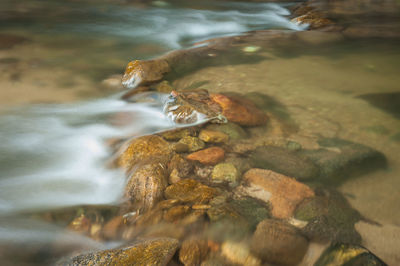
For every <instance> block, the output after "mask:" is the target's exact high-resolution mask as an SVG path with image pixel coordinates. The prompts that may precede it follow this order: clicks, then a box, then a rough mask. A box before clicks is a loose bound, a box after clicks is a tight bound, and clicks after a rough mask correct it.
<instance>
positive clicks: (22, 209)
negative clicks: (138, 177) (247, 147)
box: [0, 0, 400, 265]
mask: <svg viewBox="0 0 400 266" xmlns="http://www.w3.org/2000/svg"><path fill="white" fill-rule="evenodd" d="M289 6H290V4H287V3H281V4H280V3H249V2H248V3H241V2H225V1H216V2H204V3H203V2H202V3H199V2H195V1H193V2H188V1H184V2H163V1H153V2H140V1H138V2H132V3H129V4H127V3H122V2H121V3H119V2H118V1H115V2H114V1H89V0H88V1H18V2H17V1H12V0H3V1H2V4H1V6H0V104H1V109H0V246H3V247H4V246H8V245H11V243H12V244H13V247H15V250H16V251H14V252H15V253H11V254H20V253H24V252H25V251H26V250H28V251H26V253H27V254H28V255H29V254H30V253H29V250H30V249H34V248H32V247H34V246H35V245H36V244H37V243H41V244H43V245H45V244H48V243H52V245H54V241H56V242H57V244H56V245H59V246H60V247H59V248H58V249H57V252H54V253H55V254H57V255H58V256H62V255H64V254H65V253H66V252H68V251H70V250H73V249H74V247H77V246H79V247H80V249H83V248H84V247H86V248H105V247H108V246H113V245H116V243H105V244H104V243H101V244H100V243H99V242H96V241H93V240H91V239H89V238H86V237H83V236H78V235H75V234H72V233H68V232H66V231H65V230H64V229H63V228H61V227H57V226H56V225H51V224H48V223H46V222H45V221H43V220H37V219H35V213H42V212H44V211H48V210H53V211H54V210H57V209H64V208H69V207H74V206H79V205H110V206H112V205H115V204H118V203H119V202H120V200H121V197H122V193H123V187H124V185H125V182H126V181H125V176H124V174H123V173H122V172H121V171H119V170H115V169H110V168H109V167H108V162H109V160H110V158H111V157H112V150H111V148H110V146H109V144H108V143H109V141H110V140H112V139H114V138H121V137H128V136H129V137H131V136H142V135H146V134H151V133H155V132H159V131H163V130H167V129H171V128H174V127H175V126H176V125H175V124H174V123H173V122H172V121H170V120H169V119H168V118H167V117H165V115H164V114H163V112H162V111H163V110H162V105H163V104H164V102H165V101H166V97H167V96H166V95H164V94H157V93H150V94H145V95H144V96H142V97H140V98H136V99H135V101H134V102H126V101H124V100H121V99H120V96H121V92H122V90H123V89H122V88H121V87H120V86H118V84H117V85H115V84H114V85H110V83H109V82H107V80H111V81H112V80H113V78H111V79H108V78H109V77H115V75H117V76H116V77H117V78H119V76H118V75H120V74H122V73H123V71H124V68H125V66H126V64H127V63H128V62H129V61H130V60H133V59H150V58H154V57H156V56H159V55H161V54H163V53H165V52H168V51H170V50H173V49H180V48H186V47H189V46H190V45H192V44H193V43H195V42H198V41H202V40H206V39H210V38H215V37H221V36H232V35H239V34H242V33H244V32H246V31H251V30H260V29H279V30H290V31H299V32H300V36H301V38H302V40H303V42H301V43H290V42H289V43H283V44H282V45H281V46H274V47H269V46H267V45H266V46H265V47H264V46H262V45H261V46H254V45H253V44H251V43H249V44H244V45H243V46H242V47H239V48H238V49H239V50H238V51H239V53H242V54H243V55H244V57H243V56H240V57H237V53H235V54H234V55H232V56H231V57H229V56H228V59H227V62H224V64H220V65H216V66H210V67H206V68H203V69H201V70H199V71H196V72H193V73H190V74H188V75H185V76H183V77H181V78H179V79H177V80H175V81H174V82H173V85H174V87H176V88H178V89H182V88H187V87H199V88H204V89H208V90H210V91H215V92H224V91H229V92H242V93H243V92H248V93H250V92H262V93H265V94H267V95H269V96H271V97H272V98H273V99H274V102H279V103H280V104H281V105H282V106H284V108H285V110H286V111H287V112H288V113H289V114H291V116H292V117H291V119H292V120H293V121H294V123H295V124H297V126H299V127H301V130H302V132H303V134H304V137H308V136H314V135H321V136H325V137H340V138H343V139H347V140H351V141H354V142H358V143H362V144H365V145H368V146H370V147H373V148H374V149H377V150H379V151H381V152H383V153H384V154H385V156H386V157H387V159H388V162H389V167H388V169H387V170H385V171H378V172H374V173H370V174H368V175H365V176H363V177H360V178H356V179H352V180H349V181H347V182H345V183H343V184H342V185H341V186H340V187H339V189H340V191H341V192H343V193H344V194H345V195H346V198H347V199H348V200H349V202H350V203H351V204H352V206H353V207H354V208H355V209H357V210H358V211H360V212H361V214H362V215H363V216H365V217H367V218H368V219H370V220H373V221H376V222H377V223H380V224H381V225H382V226H381V227H376V226H373V225H371V224H367V223H364V224H359V225H358V230H359V231H360V232H362V233H361V235H362V236H363V240H364V241H365V243H366V244H367V245H368V248H369V249H371V250H373V251H374V252H375V253H377V255H378V256H381V257H382V258H383V259H385V260H386V261H387V262H389V263H395V262H396V261H397V262H399V261H400V257H399V256H398V254H399V253H400V250H399V246H400V242H399V239H400V214H399V213H400V212H399V207H398V206H399V203H400V196H399V194H398V187H399V186H400V176H399V175H400V158H399V156H398V155H399V154H400V120H399V117H400V116H399V114H400V107H399V106H400V100H399V97H400V96H399V95H400V89H399V84H400V76H399V75H398V71H399V69H400V49H399V47H400V46H399V42H398V41H396V40H376V39H362V40H345V39H342V38H337V36H336V35H334V34H333V35H329V36H328V35H327V36H328V37H327V36H325V35H324V36H322V37H321V36H320V35H316V36H314V35H312V34H311V35H310V34H301V31H302V30H304V29H305V28H306V26H299V25H296V24H294V23H292V22H290V19H289V17H288V15H289V14H290V12H289V11H288V9H286V8H287V7H289ZM10 36H11V37H10ZM15 36H18V37H17V38H16V37H15ZM327 39H328V41H326V40H327ZM13 42H15V43H16V44H15V45H14V44H13ZM246 47H247V48H248V49H246ZM242 48H243V49H242ZM253 50H254V51H253ZM246 56H249V57H251V58H252V59H254V60H245V59H243V58H246ZM113 75H114V76H113ZM114 79H115V78H114ZM310 145H311V144H310ZM26 247H29V248H27V249H26V250H25V251H24V250H21V249H22V248H26ZM9 252H10V251H9V250H7V251H5V252H2V251H0V257H4V261H5V262H6V264H19V263H22V262H21V261H24V260H22V259H21V261H18V260H15V261H14V259H13V258H10V257H12V256H10V255H9V254H8V253H9ZM20 255H21V254H20ZM28 255H27V256H28ZM41 255H42V256H39V255H35V256H33V257H29V258H28V259H26V260H25V263H26V264H28V265H29V264H35V263H38V264H39V265H40V264H41V263H42V259H43V258H46V254H41ZM21 256H22V255H21ZM53 256H54V254H53ZM22 257H23V256H22ZM42 257H43V258H42ZM46 259H47V258H46ZM393 265H395V264H393Z"/></svg>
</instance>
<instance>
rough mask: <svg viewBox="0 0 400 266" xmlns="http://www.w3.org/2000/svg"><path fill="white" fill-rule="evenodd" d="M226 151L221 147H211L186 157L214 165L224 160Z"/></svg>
mask: <svg viewBox="0 0 400 266" xmlns="http://www.w3.org/2000/svg"><path fill="white" fill-rule="evenodd" d="M224 157H225V151H224V150H223V149H222V148H220V147H211V148H207V149H204V150H201V151H197V152H194V153H191V154H189V155H188V156H187V157H186V158H187V159H188V160H191V161H198V162H200V163H202V164H208V165H214V164H217V163H219V162H222V161H223V160H224Z"/></svg>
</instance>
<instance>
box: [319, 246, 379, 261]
mask: <svg viewBox="0 0 400 266" xmlns="http://www.w3.org/2000/svg"><path fill="white" fill-rule="evenodd" d="M314 265H315V266H325V265H338V266H385V265H386V263H384V262H383V261H382V260H380V259H379V258H378V257H376V256H375V255H374V254H372V253H371V252H370V251H368V250H367V249H365V248H363V247H361V246H358V245H349V244H336V245H332V246H330V247H329V248H327V249H326V250H325V251H324V253H322V255H321V257H320V258H319V259H318V261H317V262H316V263H315V264H314Z"/></svg>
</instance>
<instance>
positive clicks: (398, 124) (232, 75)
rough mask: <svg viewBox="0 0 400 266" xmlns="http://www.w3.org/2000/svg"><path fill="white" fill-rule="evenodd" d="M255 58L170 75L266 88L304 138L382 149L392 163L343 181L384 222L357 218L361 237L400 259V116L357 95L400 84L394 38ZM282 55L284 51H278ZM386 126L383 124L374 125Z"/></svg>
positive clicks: (220, 87) (235, 87)
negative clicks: (332, 139)
mask: <svg viewBox="0 0 400 266" xmlns="http://www.w3.org/2000/svg"><path fill="white" fill-rule="evenodd" d="M258 53H259V55H260V56H264V57H265V58H266V59H265V60H263V61H261V62H257V63H254V64H236V65H229V66H217V67H209V68H205V69H201V70H198V71H197V72H194V73H192V74H190V75H187V76H185V77H184V78H181V79H179V80H176V81H174V83H173V84H174V85H175V86H176V87H177V88H186V87H190V86H191V85H192V84H196V83H197V84H203V85H202V86H201V88H204V89H208V90H209V91H214V92H221V91H232V92H240V93H243V92H253V91H255V92H263V93H265V94H267V95H269V96H271V97H273V98H274V99H275V100H277V101H278V102H280V103H282V104H283V105H284V106H285V107H286V108H287V111H288V113H289V114H290V115H291V117H292V119H293V120H294V121H295V122H296V124H297V125H298V126H299V129H300V130H299V132H298V135H300V136H303V137H304V138H309V139H313V138H317V137H319V136H325V137H340V138H343V139H348V140H351V141H354V142H358V143H363V144H365V145H368V146H371V147H373V148H375V149H377V150H379V151H381V152H383V153H384V154H385V155H386V156H387V158H388V161H389V169H387V170H385V171H378V172H375V173H371V174H368V175H364V176H362V177H359V178H356V179H352V180H348V181H347V182H346V183H344V184H343V185H341V186H340V188H339V189H340V190H341V191H342V192H343V193H344V194H345V195H346V197H347V199H348V200H349V202H350V203H351V204H352V206H353V207H354V208H355V209H357V210H359V211H360V212H361V214H362V215H364V216H365V217H367V218H369V219H371V220H373V221H376V222H378V223H380V224H382V226H381V227H379V226H376V225H370V224H366V223H363V222H360V223H359V224H358V225H357V230H358V231H359V232H360V233H361V234H362V236H363V241H364V243H363V244H364V245H365V246H366V247H367V248H369V249H370V250H371V251H373V252H374V253H376V254H377V255H378V256H380V257H381V258H382V259H383V260H384V261H385V262H387V263H388V264H390V265H398V264H399V263H400V257H399V255H398V254H400V237H399V232H400V211H399V210H400V207H399V206H400V205H399V203H400V194H399V193H398V188H399V187H400V157H399V156H398V155H399V154H400V142H399V141H395V140H393V136H394V134H396V133H399V131H400V120H399V119H396V118H395V117H394V116H393V115H391V114H389V113H387V112H385V111H383V110H381V109H378V108H376V107H374V106H373V105H371V104H369V103H367V102H366V101H364V100H362V99H360V98H357V96H359V95H362V94H368V93H386V92H398V93H399V92H400V89H399V84H400V76H399V75H398V69H400V53H399V49H398V46H397V47H396V45H393V44H390V43H384V42H382V43H381V44H376V43H372V42H346V43H336V44H335V45H329V44H324V45H321V46H315V47H312V46H311V47H308V48H306V49H303V48H296V47H292V48H291V49H288V48H287V47H286V48H285V49H283V50H276V49H269V48H263V49H261V50H260V51H259V52H258ZM282 55H283V56H282ZM373 129H383V130H373Z"/></svg>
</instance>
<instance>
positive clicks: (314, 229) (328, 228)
mask: <svg viewBox="0 0 400 266" xmlns="http://www.w3.org/2000/svg"><path fill="white" fill-rule="evenodd" d="M316 193H317V196H315V197H314V198H310V199H306V200H305V201H304V202H302V203H301V204H300V205H299V206H298V207H297V209H296V211H295V214H294V217H295V218H296V219H299V220H303V221H307V222H308V224H307V225H306V226H305V227H304V228H302V231H303V232H304V234H305V235H306V236H307V237H308V238H310V239H312V240H316V241H332V242H333V243H350V244H359V243H360V242H361V236H360V235H359V233H358V232H357V231H356V230H355V228H354V224H355V223H357V222H358V221H359V220H361V219H362V216H361V215H360V214H359V213H358V212H357V211H356V210H354V209H352V208H351V206H350V204H349V203H348V202H347V200H346V199H345V198H344V197H343V196H342V195H341V194H340V193H339V192H338V191H335V190H328V189H317V190H316Z"/></svg>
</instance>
